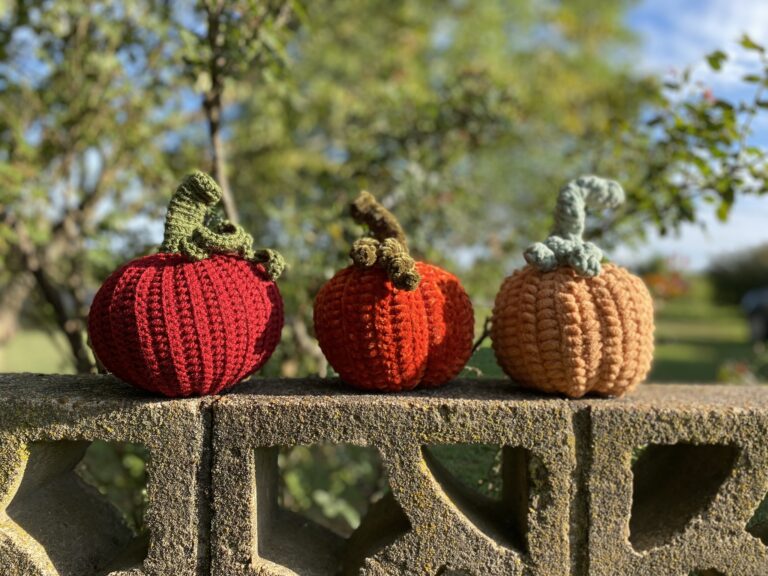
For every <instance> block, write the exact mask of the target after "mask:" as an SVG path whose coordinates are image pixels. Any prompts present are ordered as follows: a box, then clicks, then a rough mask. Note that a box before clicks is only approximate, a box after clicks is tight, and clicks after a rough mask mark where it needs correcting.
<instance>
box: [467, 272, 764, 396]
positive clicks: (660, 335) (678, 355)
mask: <svg viewBox="0 0 768 576" xmlns="http://www.w3.org/2000/svg"><path fill="white" fill-rule="evenodd" d="M754 360H755V355H754V352H753V351H752V346H751V344H750V343H749V328H748V326H747V321H746V319H745V318H744V316H743V315H742V313H741V310H740V309H739V308H738V307H737V306H722V305H718V304H715V303H714V302H713V299H712V292H711V288H710V286H709V284H708V282H707V280H706V279H705V278H702V277H694V278H692V279H691V289H690V292H689V293H688V294H687V295H686V296H684V297H682V298H678V299H676V300H671V301H669V302H665V303H662V304H661V305H659V306H658V307H657V310H656V351H655V354H654V363H653V369H652V371H651V374H650V376H649V377H648V380H649V381H650V382H702V383H706V382H716V381H717V380H718V372H719V371H720V369H721V367H722V366H723V364H724V363H725V362H745V363H752V362H753V361H754ZM477 370H479V371H480V373H478V372H477ZM480 374H481V375H482V376H483V377H488V378H497V377H502V376H503V373H502V372H501V370H500V369H499V367H498V365H497V364H496V360H495V358H494V355H493V351H492V350H491V348H490V343H489V342H486V343H485V345H484V346H483V347H482V348H481V349H480V350H478V351H477V353H476V354H475V355H474V356H473V357H472V359H471V360H470V362H469V368H468V369H467V370H465V372H464V375H465V376H468V377H473V376H477V375H480Z"/></svg>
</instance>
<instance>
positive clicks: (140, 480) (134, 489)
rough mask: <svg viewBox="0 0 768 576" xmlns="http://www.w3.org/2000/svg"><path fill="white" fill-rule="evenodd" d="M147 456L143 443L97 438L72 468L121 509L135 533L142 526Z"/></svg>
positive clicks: (140, 530)
mask: <svg viewBox="0 0 768 576" xmlns="http://www.w3.org/2000/svg"><path fill="white" fill-rule="evenodd" d="M148 459H149V452H148V451H147V449H146V448H144V447H143V446H139V445H137V444H129V443H123V442H117V443H107V442H102V441H100V440H97V441H95V442H93V443H92V444H91V445H90V446H89V447H88V450H87V451H86V453H85V457H84V458H83V460H82V461H81V462H80V464H78V466H77V468H76V471H77V473H78V474H79V475H80V477H81V478H82V479H83V480H84V481H85V482H87V483H88V484H91V485H92V486H94V487H96V489H98V490H99V492H101V493H102V494H103V495H104V496H106V498H107V499H108V500H109V501H110V502H111V503H112V504H113V505H114V506H115V507H116V508H117V509H118V510H119V511H120V512H121V513H122V515H123V518H124V519H125V522H126V524H127V525H128V527H129V528H131V530H133V531H134V532H135V533H136V534H140V533H142V532H143V531H144V530H145V529H146V528H145V525H144V513H145V512H146V508H147V471H146V463H147V461H148Z"/></svg>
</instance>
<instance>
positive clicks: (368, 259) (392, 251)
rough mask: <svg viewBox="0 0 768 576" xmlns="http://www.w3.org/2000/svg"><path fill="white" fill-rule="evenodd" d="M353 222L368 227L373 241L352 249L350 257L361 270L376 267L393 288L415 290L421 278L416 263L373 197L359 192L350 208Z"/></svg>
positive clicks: (397, 226) (396, 226) (365, 240)
mask: <svg viewBox="0 0 768 576" xmlns="http://www.w3.org/2000/svg"><path fill="white" fill-rule="evenodd" d="M350 213H351V214H352V217H353V218H354V219H355V222H357V223H358V224H362V225H365V226H368V228H369V229H370V230H371V232H372V234H373V236H374V237H373V238H361V239H360V240H357V241H356V242H355V243H354V244H353V245H352V250H351V251H350V253H349V255H350V257H351V258H352V261H353V262H354V263H355V264H356V265H358V266H362V267H370V266H374V265H377V264H378V265H379V266H381V267H382V268H384V270H386V272H387V276H388V277H389V279H390V280H391V281H392V284H393V285H394V286H395V288H398V289H400V290H416V288H417V287H418V286H419V282H420V281H421V276H420V275H419V273H418V272H417V271H416V261H415V260H414V259H413V258H411V255H410V254H409V253H408V244H407V241H406V239H405V232H403V229H402V227H401V226H400V223H399V222H398V221H397V219H396V218H395V217H394V215H393V214H392V213H391V212H390V211H389V210H387V209H386V208H384V207H383V206H382V205H381V204H379V203H378V202H377V201H376V199H375V198H374V197H373V195H372V194H370V193H368V192H360V195H359V196H358V197H357V199H356V200H355V201H354V202H352V204H351V205H350Z"/></svg>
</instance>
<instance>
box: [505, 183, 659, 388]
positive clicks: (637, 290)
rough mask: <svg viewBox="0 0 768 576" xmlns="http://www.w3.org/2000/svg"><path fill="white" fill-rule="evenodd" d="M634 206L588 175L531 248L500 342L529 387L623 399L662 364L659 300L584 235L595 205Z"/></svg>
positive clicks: (513, 284)
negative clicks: (657, 343)
mask: <svg viewBox="0 0 768 576" xmlns="http://www.w3.org/2000/svg"><path fill="white" fill-rule="evenodd" d="M623 201H624V191H623V190H622V188H621V186H620V185H619V184H618V183H617V182H613V181H611V180H606V179H604V178H598V177H596V176H582V177H581V178H577V179H575V180H572V181H571V182H569V183H568V184H567V185H566V186H565V187H564V188H563V189H561V190H560V194H559V196H558V200H557V208H556V211H555V226H554V229H553V231H552V234H550V236H549V237H548V238H547V239H546V240H545V241H544V242H542V243H537V244H534V245H533V246H531V247H530V248H528V250H526V251H525V259H526V261H527V262H528V266H526V267H525V268H524V269H523V270H520V271H517V272H515V273H514V274H513V275H512V276H510V277H509V278H507V279H506V280H505V281H504V283H503V284H502V286H501V288H500V289H499V292H498V294H497V296H496V302H495V305H494V309H493V317H492V323H491V342H492V345H493V350H494V352H495V354H496V360H497V361H498V363H499V365H500V366H501V367H502V369H503V370H504V372H506V373H507V374H508V375H509V376H510V377H511V378H512V379H514V380H516V381H517V382H518V383H520V384H522V385H523V386H528V387H530V388H535V389H537V390H541V391H544V392H557V393H562V394H565V395H567V396H571V397H574V398H580V397H582V396H584V395H585V394H587V393H589V392H593V393H596V394H600V395H604V396H620V395H621V394H624V393H625V392H627V391H629V390H632V389H633V388H634V387H635V386H637V384H639V383H640V382H642V381H643V380H644V379H645V378H646V376H647V375H648V372H649V371H650V369H651V363H652V361H653V347H654V342H653V333H654V318H653V314H654V311H653V299H652V298H651V294H650V292H649V291H648V288H646V286H645V284H643V281H642V280H641V279H640V278H638V277H636V276H633V275H632V274H631V273H629V272H628V271H627V270H625V269H624V268H621V267H619V266H614V265H612V264H606V265H603V264H602V263H601V261H602V258H603V253H602V251H601V250H600V249H599V248H598V247H597V246H595V245H594V244H592V243H590V242H585V241H584V240H583V238H582V235H583V234H584V226H585V219H586V208H587V207H588V206H593V207H608V208H615V207H617V206H618V205H619V204H621V203H622V202H623Z"/></svg>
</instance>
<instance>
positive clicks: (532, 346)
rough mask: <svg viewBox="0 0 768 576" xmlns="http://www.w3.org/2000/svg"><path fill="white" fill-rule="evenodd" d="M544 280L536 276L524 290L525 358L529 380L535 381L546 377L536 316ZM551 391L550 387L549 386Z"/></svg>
mask: <svg viewBox="0 0 768 576" xmlns="http://www.w3.org/2000/svg"><path fill="white" fill-rule="evenodd" d="M541 284H542V278H540V277H538V276H534V278H533V282H531V283H530V284H528V283H526V284H525V285H524V286H523V287H522V289H523V298H524V301H525V303H526V306H527V307H526V311H525V312H526V313H525V314H524V315H523V317H522V320H523V322H522V324H523V326H524V327H525V328H524V331H523V333H524V334H525V335H526V337H527V338H526V340H525V342H524V345H523V352H524V353H523V358H524V359H525V365H526V367H527V369H528V374H527V376H528V378H529V379H530V381H535V380H536V379H537V378H540V377H541V376H542V375H544V373H545V370H544V366H543V364H542V359H541V357H540V350H539V343H538V337H539V333H538V318H537V316H536V303H537V301H538V300H539V298H540V297H541ZM547 388H548V389H549V386H547Z"/></svg>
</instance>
